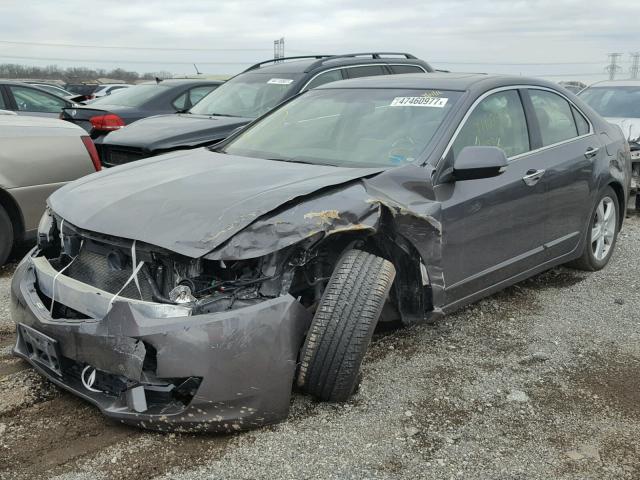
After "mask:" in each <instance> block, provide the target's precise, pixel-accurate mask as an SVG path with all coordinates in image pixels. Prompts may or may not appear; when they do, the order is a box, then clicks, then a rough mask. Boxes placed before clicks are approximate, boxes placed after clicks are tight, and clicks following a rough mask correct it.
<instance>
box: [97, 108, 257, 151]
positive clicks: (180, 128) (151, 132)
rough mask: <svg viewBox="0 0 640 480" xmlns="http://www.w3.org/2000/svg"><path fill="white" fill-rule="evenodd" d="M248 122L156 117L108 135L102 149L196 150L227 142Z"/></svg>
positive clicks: (183, 116) (228, 119)
mask: <svg viewBox="0 0 640 480" xmlns="http://www.w3.org/2000/svg"><path fill="white" fill-rule="evenodd" d="M251 120H252V119H251V118H241V117H210V116H206V115H193V114H188V113H185V114H173V115H157V116H155V117H148V118H144V119H142V120H139V121H137V122H135V123H133V124H131V125H129V126H127V127H125V128H122V129H120V130H116V131H115V132H112V133H110V134H109V135H107V137H105V139H104V140H103V142H102V143H103V144H104V145H111V146H115V145H118V146H125V147H135V148H141V149H143V150H145V151H147V152H154V151H158V150H170V149H175V148H181V147H196V146H199V145H204V144H209V143H212V142H214V141H217V140H222V139H224V138H226V137H227V136H228V135H229V134H230V133H231V132H232V131H233V130H235V129H236V128H238V127H241V126H243V125H246V124H247V123H249V122H250V121H251Z"/></svg>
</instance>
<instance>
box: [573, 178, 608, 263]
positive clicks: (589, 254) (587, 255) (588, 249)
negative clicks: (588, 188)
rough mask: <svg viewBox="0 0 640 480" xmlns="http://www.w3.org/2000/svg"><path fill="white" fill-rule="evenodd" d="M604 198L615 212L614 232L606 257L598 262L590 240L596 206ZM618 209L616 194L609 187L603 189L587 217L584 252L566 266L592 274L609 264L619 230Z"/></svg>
mask: <svg viewBox="0 0 640 480" xmlns="http://www.w3.org/2000/svg"><path fill="white" fill-rule="evenodd" d="M605 198H610V199H611V200H612V201H613V207H614V208H615V211H614V212H613V214H614V215H615V230H614V233H613V241H612V242H611V245H610V247H609V251H608V253H607V255H606V256H605V257H604V258H602V259H601V260H598V259H597V258H596V257H595V256H594V253H593V249H592V243H593V242H592V240H591V235H592V232H593V225H594V222H595V220H596V213H597V210H598V205H600V202H601V201H602V200H603V199H605ZM619 209H620V203H619V201H618V196H617V195H616V192H614V191H613V189H612V188H611V187H607V188H605V189H604V190H603V191H602V192H601V193H600V195H599V196H598V201H597V202H596V204H595V206H594V208H593V212H591V217H589V218H590V219H589V226H588V228H587V239H586V242H585V244H584V250H583V251H582V255H581V256H580V258H578V259H576V260H574V261H572V262H570V263H569V264H568V265H569V266H570V267H573V268H576V269H578V270H586V271H588V272H594V271H596V270H601V269H602V268H604V267H605V265H606V264H607V263H609V259H610V258H611V255H612V254H613V250H614V249H615V246H616V241H617V239H618V230H619V228H620V215H619V213H620V212H619Z"/></svg>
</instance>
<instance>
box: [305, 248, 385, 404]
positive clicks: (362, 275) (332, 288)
mask: <svg viewBox="0 0 640 480" xmlns="http://www.w3.org/2000/svg"><path fill="white" fill-rule="evenodd" d="M395 274H396V271H395V268H394V267H393V264H392V263H391V262H389V261H387V260H385V259H383V258H380V257H378V256H376V255H373V254H371V253H367V252H363V251H361V250H349V251H347V252H346V253H345V254H344V255H343V256H342V257H341V258H340V260H339V261H338V263H337V264H336V267H335V270H334V271H333V274H332V275H331V278H330V279H329V283H328V284H327V287H326V288H325V291H324V293H323V295H322V300H321V301H320V304H319V305H318V309H317V310H316V313H315V315H314V317H313V320H312V322H311V326H310V328H309V332H308V333H307V338H306V339H305V342H304V345H303V347H302V351H301V355H300V367H299V369H298V378H297V383H298V386H299V387H300V388H302V389H303V390H304V391H305V392H307V393H310V394H311V395H314V396H315V397H317V398H319V399H321V400H325V401H330V402H342V401H345V400H347V399H348V398H349V396H351V394H352V393H353V392H354V390H355V388H356V387H357V385H358V383H359V381H358V378H359V377H358V374H359V372H360V364H361V363H362V359H363V358H364V354H365V352H366V351H367V347H368V346H369V342H370V341H371V336H372V335H373V330H374V329H375V326H376V323H377V322H378V318H379V317H380V313H381V312H382V307H383V306H384V303H385V301H386V299H387V296H388V294H389V290H390V289H391V285H392V284H393V279H394V277H395Z"/></svg>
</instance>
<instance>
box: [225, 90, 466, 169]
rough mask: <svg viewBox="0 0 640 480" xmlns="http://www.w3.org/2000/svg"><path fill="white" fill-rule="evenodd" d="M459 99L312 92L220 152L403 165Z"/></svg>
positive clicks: (439, 94) (447, 94)
mask: <svg viewBox="0 0 640 480" xmlns="http://www.w3.org/2000/svg"><path fill="white" fill-rule="evenodd" d="M460 95H461V92H454V91H446V90H441V91H434V90H429V91H425V90H404V89H402V90H400V89H320V90H311V91H309V92H307V93H305V94H303V95H301V96H300V97H298V98H296V99H295V100H293V101H291V102H289V103H287V104H286V105H284V106H283V107H282V108H279V109H277V110H276V111H274V112H273V113H271V114H270V115H268V116H266V117H265V118H264V119H262V120H261V121H259V122H258V123H256V124H255V125H252V126H251V127H250V128H248V129H247V130H245V131H244V132H242V133H241V134H240V135H239V136H238V137H236V138H235V139H234V140H232V141H231V142H230V143H229V144H227V145H226V146H225V147H223V149H222V150H221V151H222V152H225V153H229V154H233V155H242V156H246V157H257V158H266V159H273V160H283V161H295V162H305V163H315V164H325V165H337V166H343V167H363V166H366V167H368V166H374V167H377V166H398V165H404V164H406V163H410V162H413V161H414V160H416V159H417V158H418V156H419V155H420V154H421V153H422V152H423V151H424V150H425V149H426V148H427V147H428V145H429V144H430V143H431V140H432V139H433V137H434V134H435V133H436V131H437V130H438V128H439V127H440V125H442V123H443V121H444V119H445V118H446V117H447V115H448V113H449V112H450V111H451V109H452V108H453V106H454V104H455V103H456V101H457V100H458V98H459V97H460Z"/></svg>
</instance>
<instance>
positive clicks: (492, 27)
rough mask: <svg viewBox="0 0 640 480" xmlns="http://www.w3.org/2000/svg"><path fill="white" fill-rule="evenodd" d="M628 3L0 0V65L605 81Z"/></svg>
mask: <svg viewBox="0 0 640 480" xmlns="http://www.w3.org/2000/svg"><path fill="white" fill-rule="evenodd" d="M639 21H640V2H638V1H636V0H624V1H618V0H607V1H606V2H605V1H602V0H580V1H574V0H529V1H509V0H485V1H473V0H451V1H447V0H431V1H425V0H396V1H390V0H341V1H339V0H323V1H317V0H295V1H284V0H246V1H243V0H236V1H229V0H215V1H212V0H207V1H205V0H181V1H179V2H175V1H158V0H145V1H138V0H128V1H121V0H109V1H106V2H105V1H102V2H91V1H88V0H82V1H76V0H55V1H54V0H26V1H23V2H18V1H16V0H0V63H19V64H26V65H38V66H44V65H53V64H56V65H58V66H61V67H70V66H86V67H91V68H105V69H110V68H114V67H122V68H124V69H127V70H135V71H138V72H141V73H142V72H155V71H170V72H173V73H175V74H192V73H194V72H195V70H194V67H193V65H192V64H193V63H196V64H197V66H198V69H199V70H200V71H201V72H203V73H208V74H234V73H237V72H238V71H241V70H242V69H243V68H246V67H247V66H249V65H251V64H252V63H255V62H258V61H260V60H265V59H268V58H272V56H273V40H274V39H276V38H280V37H284V38H285V54H286V55H288V56H289V55H305V54H337V53H348V52H356V51H358V52H359V51H401V52H410V53H413V54H414V55H416V56H418V57H420V58H423V59H424V60H426V61H428V62H429V63H431V64H432V66H434V67H435V68H441V69H447V70H454V71H473V72H491V73H509V74H522V75H532V76H542V77H546V78H549V79H552V80H556V81H560V80H582V81H585V82H586V83H591V82H593V81H596V80H600V79H604V78H606V75H607V74H606V72H605V70H604V68H605V66H606V65H607V53H609V52H620V53H622V54H623V55H622V57H621V59H620V66H621V71H620V73H619V74H618V76H617V78H628V77H629V66H630V63H629V62H630V57H629V53H630V52H632V51H638V50H640V30H639V29H638V22H639Z"/></svg>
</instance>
